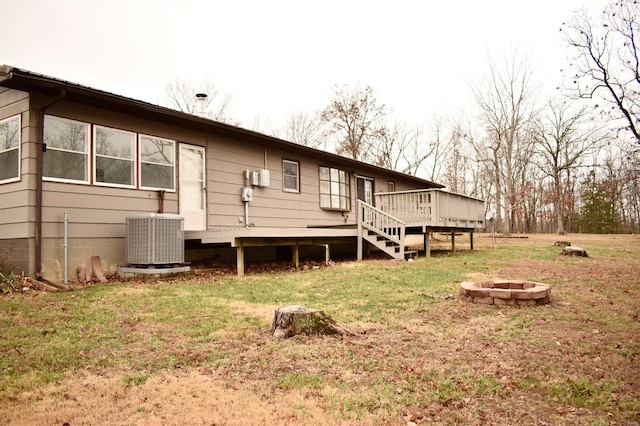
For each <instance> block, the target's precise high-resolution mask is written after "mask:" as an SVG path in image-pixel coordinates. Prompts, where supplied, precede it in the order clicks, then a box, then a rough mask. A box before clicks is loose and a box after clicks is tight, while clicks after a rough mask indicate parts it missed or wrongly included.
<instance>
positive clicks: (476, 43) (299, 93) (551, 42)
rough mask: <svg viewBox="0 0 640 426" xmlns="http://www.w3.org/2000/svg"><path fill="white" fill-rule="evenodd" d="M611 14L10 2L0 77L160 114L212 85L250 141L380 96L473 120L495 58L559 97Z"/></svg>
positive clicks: (4, 17)
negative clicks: (579, 21) (182, 83)
mask: <svg viewBox="0 0 640 426" xmlns="http://www.w3.org/2000/svg"><path fill="white" fill-rule="evenodd" d="M606 4H607V1H606V0H536V1H522V0H457V1H447V0H437V1H436V0H422V1H419V0H415V1H406V0H393V1H375V0H368V1H360V0H357V1H356V0H322V1H305V0H229V1H216V0H212V1H195V0H180V1H175V0H173V1H165V0H104V1H103V0H0V22H1V23H2V29H1V32H2V36H1V37H0V63H1V64H7V65H12V66H15V67H19V68H25V69H27V70H30V71H34V72H38V73H42V74H46V75H49V76H52V77H56V78H60V79H64V80H69V81H72V82H74V83H79V84H83V85H87V86H91V87H94V88H96V89H100V90H105V91H109V92H113V93H116V94H118V95H123V96H128V97H132V98H136V99H140V100H144V101H148V102H153V103H160V101H161V100H162V98H163V96H164V93H165V86H166V84H167V83H168V82H170V81H173V80H175V79H176V78H180V79H184V80H188V79H194V80H202V79H203V78H204V77H208V78H209V79H210V80H211V81H213V82H214V83H215V84H216V86H217V87H218V89H219V90H220V91H222V92H224V93H228V94H229V95H230V96H231V104H230V109H231V110H230V115H231V116H232V117H233V118H234V119H235V120H237V121H239V122H240V123H241V124H242V125H243V126H244V127H248V128H254V127H255V126H256V124H257V123H258V122H259V125H260V127H261V128H262V129H264V128H265V127H272V128H278V127H281V126H282V124H283V123H284V120H285V119H286V117H287V116H289V115H290V114H291V113H293V112H301V111H315V110H319V109H322V108H323V107H324V106H325V105H327V103H328V101H329V99H330V95H331V93H332V87H333V86H334V85H336V84H350V85H352V86H355V85H357V84H368V85H370V86H371V87H372V88H373V89H374V91H375V92H376V94H377V96H378V100H379V101H380V102H381V103H384V104H386V105H387V106H389V107H391V108H393V118H394V119H396V120H399V121H405V122H408V123H415V124H420V123H424V122H426V121H427V120H428V119H430V118H431V117H433V116H436V115H442V116H446V115H447V114H449V113H451V112H452V111H456V110H458V109H460V108H465V107H466V105H468V104H469V103H470V102H472V97H471V94H470V87H471V85H473V84H474V83H477V82H478V81H480V79H481V77H482V76H483V75H484V74H485V73H486V71H487V58H489V57H491V58H494V59H499V58H501V57H502V56H503V55H504V54H510V52H513V51H514V49H517V50H518V51H520V52H523V54H526V55H527V56H529V57H530V58H531V64H532V65H533V66H534V67H535V69H536V70H535V73H536V74H535V76H536V77H537V78H538V80H540V81H543V82H544V83H545V87H546V88H548V90H553V88H555V87H556V86H557V85H558V84H559V82H560V78H561V73H560V69H561V68H562V67H563V66H564V61H565V58H566V57H567V49H566V46H565V44H564V41H563V39H562V38H561V33H560V32H559V28H560V26H561V23H562V22H563V21H566V20H568V19H570V17H571V15H572V12H573V11H574V10H575V9H577V8H579V7H582V6H585V7H588V9H589V10H590V11H591V12H596V13H598V12H599V11H601V10H602V9H603V7H604V6H605V5H606Z"/></svg>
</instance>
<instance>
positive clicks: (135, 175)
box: [91, 124, 138, 189]
mask: <svg viewBox="0 0 640 426" xmlns="http://www.w3.org/2000/svg"><path fill="white" fill-rule="evenodd" d="M91 127H92V128H93V129H92V132H91V134H92V136H93V148H92V154H93V155H92V160H93V163H92V164H93V174H92V176H93V184H94V185H96V186H108V187H113V188H126V189H136V188H137V186H138V181H137V178H138V172H137V168H138V164H137V159H138V137H137V133H135V132H130V131H128V130H122V129H117V128H115V127H109V126H102V125H99V124H94V125H92V126H91ZM98 128H102V129H108V130H114V131H116V132H121V133H127V134H129V135H131V137H132V142H131V145H132V146H131V147H132V151H133V152H132V157H131V159H126V158H121V157H112V156H109V155H100V154H98V142H97V137H96V133H97V131H98ZM98 157H101V158H110V159H114V160H124V161H130V162H132V163H133V173H132V174H131V180H132V184H131V185H123V184H120V183H113V182H99V181H98V176H97V175H98Z"/></svg>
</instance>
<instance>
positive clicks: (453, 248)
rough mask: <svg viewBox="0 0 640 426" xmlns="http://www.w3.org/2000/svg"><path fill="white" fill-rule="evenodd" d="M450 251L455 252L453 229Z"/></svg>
mask: <svg viewBox="0 0 640 426" xmlns="http://www.w3.org/2000/svg"><path fill="white" fill-rule="evenodd" d="M451 251H452V252H453V253H455V252H456V233H455V231H454V232H452V233H451Z"/></svg>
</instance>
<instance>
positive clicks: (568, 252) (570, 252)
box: [560, 246, 589, 257]
mask: <svg viewBox="0 0 640 426" xmlns="http://www.w3.org/2000/svg"><path fill="white" fill-rule="evenodd" d="M560 254H562V255H564V256H580V257H589V255H588V254H587V251H586V250H585V249H583V248H581V247H578V246H567V247H564V248H563V249H562V253H560Z"/></svg>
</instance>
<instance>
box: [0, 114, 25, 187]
mask: <svg viewBox="0 0 640 426" xmlns="http://www.w3.org/2000/svg"><path fill="white" fill-rule="evenodd" d="M17 180H20V116H19V115H16V116H14V117H9V118H5V119H4V120H0V183H8V182H15V181H17Z"/></svg>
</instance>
